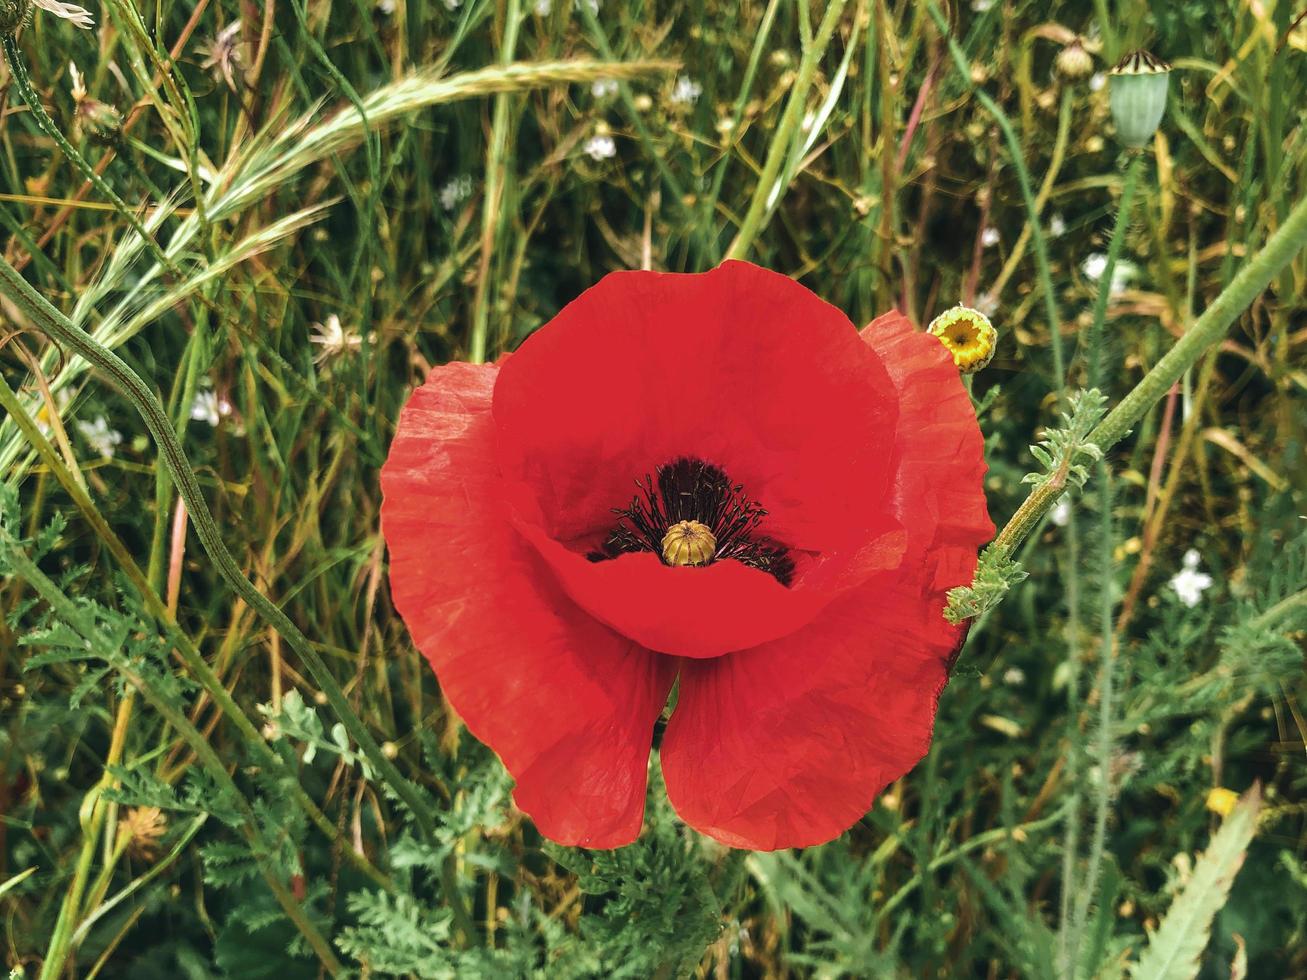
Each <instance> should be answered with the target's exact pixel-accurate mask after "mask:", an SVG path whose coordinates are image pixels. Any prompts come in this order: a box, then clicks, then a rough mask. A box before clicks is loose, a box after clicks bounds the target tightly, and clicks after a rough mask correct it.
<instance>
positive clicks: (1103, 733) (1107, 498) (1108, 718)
mask: <svg viewBox="0 0 1307 980" xmlns="http://www.w3.org/2000/svg"><path fill="white" fill-rule="evenodd" d="M1098 507H1099V510H1100V513H1099V515H1098V516H1099V521H1100V527H1099V548H1098V566H1099V567H1098V575H1099V582H1098V590H1099V628H1100V631H1101V637H1100V639H1099V650H1098V654H1099V660H1100V663H1099V668H1098V742H1097V756H1098V758H1097V764H1098V785H1097V786H1096V787H1095V790H1096V794H1095V807H1094V833H1093V837H1092V838H1091V839H1090V842H1089V865H1088V868H1087V869H1086V871H1085V878H1084V881H1082V882H1081V883H1080V885H1079V886H1078V888H1077V897H1076V910H1075V916H1074V917H1073V919H1072V924H1071V932H1070V936H1069V940H1068V942H1067V958H1066V963H1067V968H1068V971H1069V972H1068V975H1070V976H1074V973H1073V972H1070V968H1071V965H1072V964H1074V963H1076V961H1077V958H1078V954H1079V951H1080V938H1081V936H1083V935H1084V931H1085V925H1086V923H1087V922H1088V920H1089V906H1090V903H1091V902H1092V900H1093V898H1094V895H1095V894H1096V893H1097V891H1098V878H1099V873H1100V871H1101V870H1102V866H1103V849H1104V847H1105V845H1106V843H1107V815H1108V811H1109V810H1110V809H1111V805H1112V710H1113V688H1114V683H1113V680H1114V677H1113V672H1114V670H1115V663H1114V659H1115V658H1114V640H1115V633H1114V630H1113V623H1112V608H1113V606H1112V573H1113V570H1114V569H1115V565H1116V563H1115V562H1114V561H1113V559H1112V544H1113V542H1112V483H1111V476H1110V474H1109V473H1108V470H1107V466H1106V464H1104V463H1101V462H1100V463H1099V464H1098Z"/></svg>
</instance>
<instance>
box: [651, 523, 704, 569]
mask: <svg viewBox="0 0 1307 980" xmlns="http://www.w3.org/2000/svg"><path fill="white" fill-rule="evenodd" d="M716 551H717V539H716V538H715V537H713V533H712V531H710V530H709V529H708V525H706V524H700V523H699V522H698V521H677V522H676V523H675V524H673V525H672V526H671V527H669V528H668V529H667V533H666V534H664V535H663V561H665V562H667V564H669V565H706V564H708V562H710V561H712V556H713V555H714V554H715V553H716Z"/></svg>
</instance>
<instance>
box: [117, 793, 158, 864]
mask: <svg viewBox="0 0 1307 980" xmlns="http://www.w3.org/2000/svg"><path fill="white" fill-rule="evenodd" d="M167 829H168V818H167V817H165V816H164V815H163V812H162V811H161V810H160V809H159V808H158V807H157V806H134V807H132V808H131V809H130V810H128V811H127V813H126V814H125V815H124V816H123V817H122V818H120V819H119V821H118V833H119V834H120V835H122V836H124V837H126V838H127V847H128V849H129V850H130V851H131V852H132V854H134V855H136V856H137V857H139V858H144V859H150V858H153V857H154V856H155V854H156V853H157V852H158V847H159V839H160V838H161V837H163V834H164V831H166V830H167Z"/></svg>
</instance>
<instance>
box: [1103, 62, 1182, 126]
mask: <svg viewBox="0 0 1307 980" xmlns="http://www.w3.org/2000/svg"><path fill="white" fill-rule="evenodd" d="M1170 78H1171V66H1170V65H1168V64H1167V63H1166V62H1165V61H1163V60H1162V59H1161V58H1157V57H1154V56H1153V55H1151V54H1149V53H1148V52H1147V51H1132V52H1130V54H1128V55H1126V56H1125V57H1124V58H1122V59H1121V62H1120V63H1119V64H1118V65H1117V66H1116V67H1115V68H1113V69H1112V72H1111V76H1110V79H1111V81H1110V85H1111V89H1110V92H1109V94H1110V96H1111V98H1110V99H1109V101H1110V103H1111V106H1112V121H1113V122H1115V123H1116V133H1117V135H1118V136H1119V137H1121V142H1122V143H1124V144H1125V145H1126V146H1128V147H1130V149H1132V150H1137V149H1140V148H1141V147H1143V146H1145V145H1147V143H1148V141H1149V140H1151V139H1152V138H1153V134H1154V133H1156V132H1157V127H1158V124H1159V123H1161V121H1162V113H1163V112H1165V111H1166V90H1167V86H1168V83H1169V81H1170Z"/></svg>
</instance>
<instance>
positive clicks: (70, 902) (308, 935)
mask: <svg viewBox="0 0 1307 980" xmlns="http://www.w3.org/2000/svg"><path fill="white" fill-rule="evenodd" d="M0 542H3V543H4V544H5V545H6V546H7V547H6V558H7V560H8V562H9V564H10V565H12V567H13V570H14V573H15V574H16V575H17V576H18V577H19V578H20V579H22V580H23V581H24V582H26V583H28V584H29V585H30V586H31V587H32V588H33V589H35V590H36V592H37V593H38V594H39V595H40V596H41V598H43V599H44V600H45V601H46V602H47V603H48V604H49V606H50V608H51V609H52V610H54V611H55V613H56V615H58V616H59V617H60V618H61V619H63V620H64V622H65V623H66V624H67V625H68V626H70V627H71V628H73V629H74V630H76V631H77V633H78V634H80V635H81V637H82V638H83V639H84V640H85V641H86V643H87V646H88V649H94V647H95V646H96V645H98V644H100V643H101V642H103V640H104V639H105V638H104V636H102V635H100V633H99V632H98V631H97V630H96V628H95V624H94V622H93V621H92V620H91V618H90V616H89V615H87V614H86V612H85V611H84V610H83V609H80V608H78V606H77V605H76V603H74V602H73V601H72V600H71V599H69V598H68V596H67V595H66V594H65V593H64V592H63V590H62V589H60V588H59V587H58V586H57V585H55V583H54V582H52V581H51V580H50V578H49V577H48V576H47V575H46V574H45V573H44V572H42V571H41V570H40V569H39V568H37V566H36V564H35V563H34V562H33V561H32V559H31V558H30V557H28V555H27V553H26V552H25V551H23V549H22V548H20V547H18V543H17V542H16V541H14V540H12V539H11V538H10V537H9V536H8V534H7V533H5V532H3V531H2V530H0ZM106 659H107V660H108V662H109V663H110V664H111V665H112V666H113V667H114V668H115V669H117V670H118V672H119V673H121V674H122V675H123V677H124V678H125V679H126V680H127V682H128V683H129V684H131V685H132V687H133V688H135V689H136V690H137V691H138V692H139V693H140V695H141V696H142V698H144V699H145V700H146V701H147V702H149V704H150V705H151V707H153V708H154V709H155V711H157V712H158V713H159V715H160V716H161V717H162V718H163V719H164V720H165V721H166V722H168V724H169V725H171V726H172V727H173V729H174V730H175V731H176V732H177V733H178V734H179V735H181V736H182V738H183V739H185V740H186V742H187V744H188V745H190V747H191V750H192V751H193V752H195V754H196V757H197V758H198V759H199V760H200V763H201V764H202V765H203V766H204V767H205V768H206V769H208V770H209V772H210V773H211V774H212V775H213V777H214V779H215V780H216V781H217V782H218V783H219V784H220V785H221V786H222V787H223V788H224V789H226V790H227V791H228V792H229V793H230V794H231V797H232V799H233V800H235V801H236V802H237V805H238V807H239V809H240V811H241V816H242V817H243V823H242V825H241V828H240V830H241V835H242V836H243V837H244V838H245V840H246V843H247V844H248V845H249V848H250V852H251V853H252V854H253V855H254V858H255V860H256V861H257V862H258V865H259V870H260V871H261V872H262V874H263V877H264V880H265V881H266V882H267V884H268V887H269V888H270V889H271V890H272V893H273V896H274V897H275V898H276V899H277V902H278V904H280V905H281V907H282V911H284V912H285V913H286V915H287V917H288V918H289V919H290V920H291V921H292V922H293V923H294V924H295V926H296V927H297V928H298V929H299V930H300V932H301V933H302V934H303V936H304V938H305V940H306V941H307V942H308V944H309V945H310V946H311V947H312V948H313V950H314V952H316V953H317V954H318V958H319V959H320V960H321V961H322V966H323V968H324V969H325V970H326V971H327V972H328V973H330V974H331V975H332V976H339V975H340V974H341V972H342V967H341V965H340V962H339V961H338V960H337V959H336V956H335V954H334V953H333V952H332V949H331V944H330V943H329V942H328V941H327V940H326V939H325V938H324V937H323V935H322V934H321V933H320V932H319V931H318V929H317V927H316V926H314V925H313V923H312V922H310V921H309V919H308V917H307V916H306V915H305V914H304V910H303V909H302V908H300V905H299V903H298V902H297V901H296V900H295V897H294V896H293V895H292V894H291V893H290V890H289V889H288V888H287V887H286V886H285V884H283V883H282V881H281V879H279V878H278V877H277V875H276V873H275V872H274V870H273V868H272V866H271V862H270V861H269V860H268V857H267V849H266V848H265V847H264V845H263V841H262V836H261V834H260V831H259V827H258V820H257V817H256V816H255V813H254V810H253V808H251V807H250V804H249V801H248V800H247V799H246V798H245V794H243V793H242V792H241V791H240V788H239V787H238V786H237V785H236V783H235V781H234V780H233V779H232V778H231V774H230V773H229V772H227V767H226V766H224V765H223V764H222V760H221V759H219V758H218V754H217V753H216V752H214V751H213V746H211V745H210V744H209V743H208V742H207V741H206V740H205V738H204V736H203V735H202V734H201V733H200V731H199V729H197V728H196V727H195V726H194V725H192V724H191V722H190V719H188V718H187V717H186V716H185V715H184V714H183V713H182V712H181V711H180V710H179V709H178V708H177V707H176V706H175V705H174V704H172V703H171V702H170V701H169V700H168V699H167V698H162V697H160V696H159V695H158V693H157V692H155V690H154V689H153V688H152V687H150V685H149V684H147V683H146V682H145V680H144V679H143V678H142V677H140V676H139V675H137V674H136V673H135V672H134V671H132V670H131V669H130V668H129V667H128V666H127V665H126V664H124V663H122V662H120V661H118V660H115V659H114V653H113V652H107V657H106ZM99 803H100V801H99V800H97V801H96V804H95V805H96V806H99ZM89 851H90V849H89V848H84V849H83V862H82V863H83V864H85V865H86V868H83V867H82V865H81V864H79V867H78V872H79V873H78V878H77V880H78V881H80V882H82V883H84V881H85V871H86V870H88V869H89V863H90V858H89V856H88V855H89ZM77 891H78V889H77V888H76V887H75V888H74V891H73V892H70V893H69V895H68V897H67V899H66V900H65V902H64V912H65V913H66V912H68V910H69V909H70V908H71V909H73V910H75V909H76V907H77V906H79V905H80V904H81V898H80V894H77ZM74 914H75V912H74ZM72 934H73V915H71V914H70V915H65V914H61V915H60V918H59V923H58V924H57V925H56V927H55V932H54V936H53V937H52V939H51V941H50V947H49V950H48V952H47V954H46V957H45V960H44V961H43V962H42V964H41V973H40V980H54V978H55V977H58V976H59V975H60V974H61V973H62V972H63V967H64V961H65V959H67V956H68V953H69V950H70V947H71V942H70V940H71V938H72Z"/></svg>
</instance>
